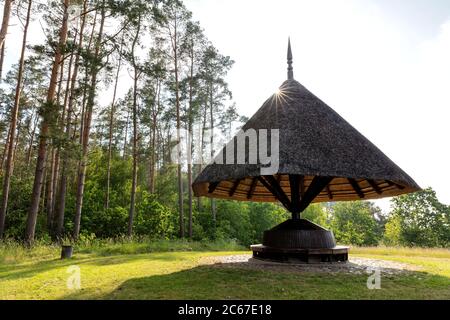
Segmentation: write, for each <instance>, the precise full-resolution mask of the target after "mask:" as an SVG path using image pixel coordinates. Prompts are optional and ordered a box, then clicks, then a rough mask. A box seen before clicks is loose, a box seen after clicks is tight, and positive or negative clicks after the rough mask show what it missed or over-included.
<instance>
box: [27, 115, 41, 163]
mask: <svg viewBox="0 0 450 320" xmlns="http://www.w3.org/2000/svg"><path fill="white" fill-rule="evenodd" d="M38 120H39V116H38V115H37V114H36V115H35V118H34V122H33V130H32V131H31V137H30V143H29V144H28V151H27V157H26V164H27V166H26V169H27V171H28V168H29V167H30V162H31V152H32V151H33V144H34V137H35V135H36V128H37V124H38Z"/></svg>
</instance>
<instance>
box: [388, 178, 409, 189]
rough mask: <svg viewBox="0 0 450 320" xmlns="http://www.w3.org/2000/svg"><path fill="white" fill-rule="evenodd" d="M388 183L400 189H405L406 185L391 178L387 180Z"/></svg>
mask: <svg viewBox="0 0 450 320" xmlns="http://www.w3.org/2000/svg"><path fill="white" fill-rule="evenodd" d="M386 182H387V184H388V185H389V186H390V187H392V186H396V187H397V188H399V189H400V190H403V189H405V187H404V186H402V185H401V184H398V183H395V182H394V181H390V180H386Z"/></svg>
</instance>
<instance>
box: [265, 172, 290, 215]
mask: <svg viewBox="0 0 450 320" xmlns="http://www.w3.org/2000/svg"><path fill="white" fill-rule="evenodd" d="M264 178H265V179H266V180H267V182H268V183H269V184H270V185H271V186H272V188H273V189H274V190H275V191H276V193H277V194H278V195H279V197H280V199H282V200H283V201H284V202H285V203H287V204H288V205H289V210H291V206H292V204H291V200H289V198H288V196H287V195H286V193H284V190H283V189H282V188H281V186H280V184H279V183H278V181H277V179H275V177H274V176H265V177H264Z"/></svg>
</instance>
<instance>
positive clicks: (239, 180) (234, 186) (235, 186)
mask: <svg viewBox="0 0 450 320" xmlns="http://www.w3.org/2000/svg"><path fill="white" fill-rule="evenodd" d="M240 183H241V179H237V180H236V181H235V182H234V183H233V186H232V187H231V189H230V192H229V193H228V195H229V196H230V197H232V196H234V193H235V192H236V189H237V187H238V186H239V184H240Z"/></svg>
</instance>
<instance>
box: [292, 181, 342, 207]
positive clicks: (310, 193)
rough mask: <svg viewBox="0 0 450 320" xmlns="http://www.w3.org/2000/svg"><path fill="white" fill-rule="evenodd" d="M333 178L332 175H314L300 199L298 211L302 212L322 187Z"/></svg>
mask: <svg viewBox="0 0 450 320" xmlns="http://www.w3.org/2000/svg"><path fill="white" fill-rule="evenodd" d="M333 179H334V178H333V177H320V176H316V177H314V179H313V180H312V182H311V184H310V185H309V187H308V190H306V192H305V196H304V197H303V198H302V200H301V201H300V212H303V210H305V209H306V208H307V207H308V206H309V205H310V203H311V202H312V201H313V200H314V199H315V198H316V197H317V196H318V195H319V193H321V192H322V190H323V188H325V187H326V185H327V184H329V183H330V182H331V181H332V180H333Z"/></svg>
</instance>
